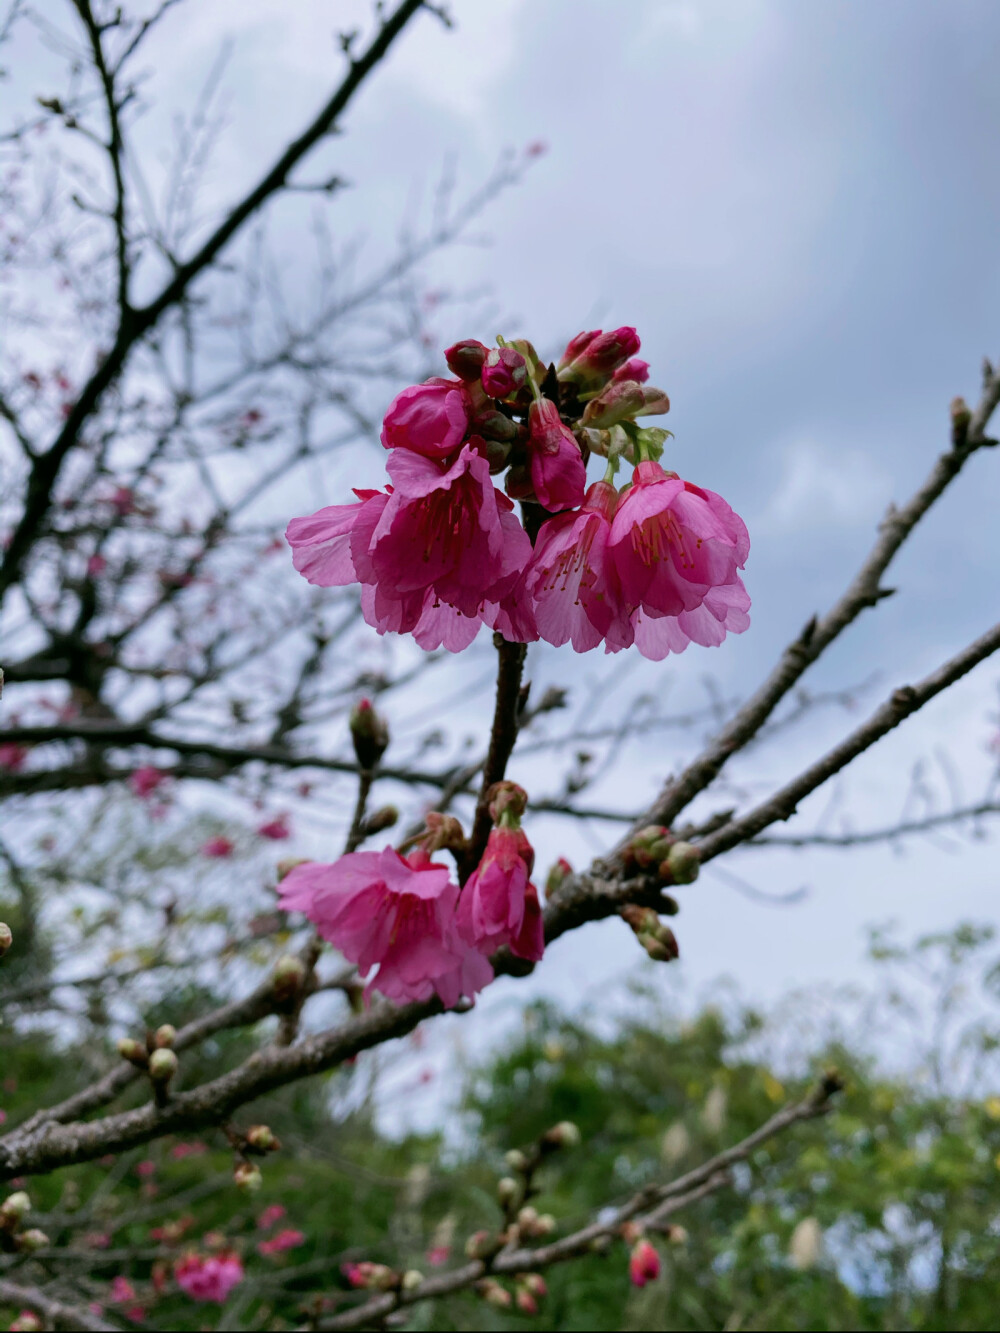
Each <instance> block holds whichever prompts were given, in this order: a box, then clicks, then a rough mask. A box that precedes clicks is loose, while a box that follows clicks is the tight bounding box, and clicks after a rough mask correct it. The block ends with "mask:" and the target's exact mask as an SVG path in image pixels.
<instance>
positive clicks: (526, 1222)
mask: <svg viewBox="0 0 1000 1333" xmlns="http://www.w3.org/2000/svg"><path fill="white" fill-rule="evenodd" d="M516 1227H517V1238H518V1239H519V1240H544V1238H545V1237H546V1236H551V1235H552V1234H553V1233H554V1232H555V1229H556V1219H555V1218H554V1217H553V1216H552V1214H551V1213H540V1212H539V1211H538V1209H537V1208H532V1206H531V1204H528V1205H526V1206H525V1207H524V1208H521V1209H520V1210H519V1211H518V1214H517V1222H516Z"/></svg>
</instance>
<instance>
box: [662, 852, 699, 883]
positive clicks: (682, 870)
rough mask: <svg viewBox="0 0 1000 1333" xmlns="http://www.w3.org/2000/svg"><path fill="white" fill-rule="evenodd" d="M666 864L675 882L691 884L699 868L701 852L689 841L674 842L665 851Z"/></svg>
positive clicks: (696, 876)
mask: <svg viewBox="0 0 1000 1333" xmlns="http://www.w3.org/2000/svg"><path fill="white" fill-rule="evenodd" d="M667 866H668V868H669V870H670V875H671V878H672V879H673V882H674V883H675V884H693V883H694V882H695V880H696V879H697V878H698V871H699V870H700V868H701V853H700V852H699V851H698V848H697V847H695V846H694V844H693V843H690V842H675V843H674V845H673V846H672V847H671V848H670V851H669V852H668V853H667Z"/></svg>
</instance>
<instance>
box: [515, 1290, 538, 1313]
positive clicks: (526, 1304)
mask: <svg viewBox="0 0 1000 1333" xmlns="http://www.w3.org/2000/svg"><path fill="white" fill-rule="evenodd" d="M514 1300H515V1302H516V1304H517V1308H518V1309H519V1310H520V1311H521V1313H522V1314H528V1315H533V1314H537V1313H538V1302H537V1301H536V1300H535V1298H534V1296H532V1294H531V1292H530V1291H528V1290H527V1288H526V1287H518V1288H517V1292H516V1294H515V1296H514Z"/></svg>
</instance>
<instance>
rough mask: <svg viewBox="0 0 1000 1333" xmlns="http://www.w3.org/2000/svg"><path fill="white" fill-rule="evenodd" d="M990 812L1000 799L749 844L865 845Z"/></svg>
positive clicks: (771, 836)
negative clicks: (848, 830)
mask: <svg viewBox="0 0 1000 1333" xmlns="http://www.w3.org/2000/svg"><path fill="white" fill-rule="evenodd" d="M988 815H1000V801H981V802H980V803H979V804H978V805H966V806H962V807H960V808H959V809H957V810H944V811H942V812H941V813H940V814H936V815H926V816H925V817H924V818H923V819H903V820H900V822H899V823H898V824H889V825H887V826H886V827H885V828H876V829H858V830H857V832H855V833H800V834H798V835H796V834H791V833H783V834H777V835H775V834H768V835H767V836H765V837H759V838H751V839H750V840H749V841H748V842H746V843H744V844H743V845H744V846H745V847H863V846H866V845H869V844H871V843H875V842H895V841H896V839H897V838H905V837H909V836H912V835H913V834H915V833H931V832H933V831H934V830H935V829H940V828H951V827H953V826H954V825H955V824H963V823H965V821H966V820H967V819H981V818H983V817H984V816H988Z"/></svg>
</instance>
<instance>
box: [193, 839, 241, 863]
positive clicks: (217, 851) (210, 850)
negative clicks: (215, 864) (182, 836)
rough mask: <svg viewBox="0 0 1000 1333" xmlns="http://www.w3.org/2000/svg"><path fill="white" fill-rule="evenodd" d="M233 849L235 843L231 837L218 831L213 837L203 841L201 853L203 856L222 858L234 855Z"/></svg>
mask: <svg viewBox="0 0 1000 1333" xmlns="http://www.w3.org/2000/svg"><path fill="white" fill-rule="evenodd" d="M233 849H234V843H233V842H232V841H231V840H230V839H229V838H227V837H225V836H224V835H223V834H222V833H216V834H215V835H214V836H213V837H211V838H208V839H207V840H206V841H205V842H203V843H202V845H201V854H202V856H208V857H214V858H217V859H220V860H221V859H222V858H224V857H227V856H232V854H233Z"/></svg>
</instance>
